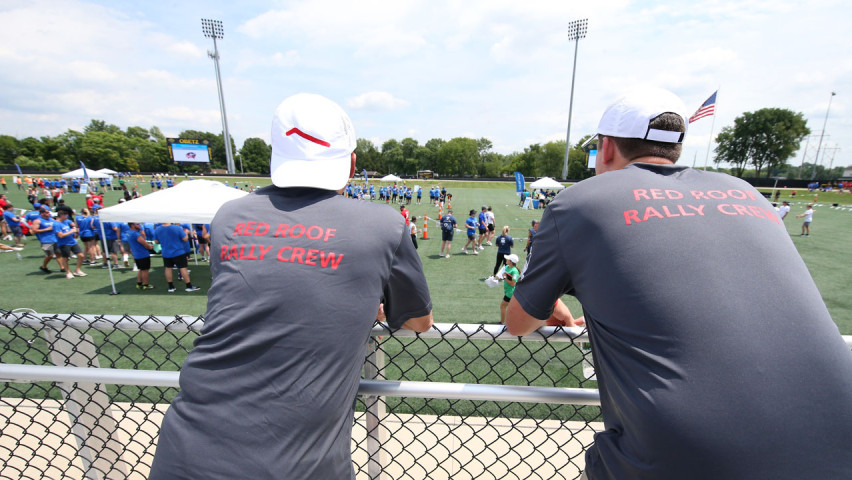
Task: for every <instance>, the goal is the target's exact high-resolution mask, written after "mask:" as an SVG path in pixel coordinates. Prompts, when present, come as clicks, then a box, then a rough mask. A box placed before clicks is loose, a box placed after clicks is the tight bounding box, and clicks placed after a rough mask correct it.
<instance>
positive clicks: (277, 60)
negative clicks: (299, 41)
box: [236, 50, 302, 72]
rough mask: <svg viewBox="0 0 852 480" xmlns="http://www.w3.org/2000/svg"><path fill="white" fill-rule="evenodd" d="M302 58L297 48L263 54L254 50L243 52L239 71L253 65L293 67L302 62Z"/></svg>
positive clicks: (240, 57) (240, 56)
mask: <svg viewBox="0 0 852 480" xmlns="http://www.w3.org/2000/svg"><path fill="white" fill-rule="evenodd" d="M301 61H302V58H301V56H299V52H297V51H296V50H288V51H287V52H285V53H281V52H275V53H273V54H272V55H261V54H258V53H256V52H253V51H247V52H242V53H241V54H240V55H239V60H238V61H237V67H236V70H237V72H242V71H244V70H247V69H249V68H252V67H293V66H296V65H298V64H299V63H301Z"/></svg>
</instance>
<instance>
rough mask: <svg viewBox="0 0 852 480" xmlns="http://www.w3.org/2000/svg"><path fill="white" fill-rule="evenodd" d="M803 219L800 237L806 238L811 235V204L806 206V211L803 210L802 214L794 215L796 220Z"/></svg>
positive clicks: (812, 209)
mask: <svg viewBox="0 0 852 480" xmlns="http://www.w3.org/2000/svg"><path fill="white" fill-rule="evenodd" d="M802 217H804V219H805V220H804V223H802V234H801V235H800V236H802V237H807V236H810V234H811V222H812V221H813V219H814V206H813V204H812V203H809V204H808V207H807V209H805V212H804V213H801V214H799V215H796V218H802Z"/></svg>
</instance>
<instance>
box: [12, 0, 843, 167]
mask: <svg viewBox="0 0 852 480" xmlns="http://www.w3.org/2000/svg"><path fill="white" fill-rule="evenodd" d="M202 17H204V18H214V19H219V20H222V21H223V23H224V28H225V38H224V39H222V40H220V41H219V52H220V55H221V69H222V76H223V87H224V93H225V103H226V107H227V111H228V123H229V128H230V131H231V134H232V135H233V136H234V137H235V140H236V142H237V146H238V147H239V146H241V145H242V142H243V140H244V139H245V138H247V137H260V138H263V139H265V140H267V141H268V140H269V128H270V123H271V117H272V112H273V110H274V108H275V106H276V105H277V104H278V103H279V102H280V101H281V100H283V99H284V98H285V97H287V96H289V95H291V94H294V93H298V92H313V93H320V94H323V95H325V96H327V97H329V98H331V99H332V100H334V101H336V102H338V103H339V104H341V106H343V108H344V109H346V110H347V111H348V112H349V114H350V116H351V117H352V121H353V123H354V125H355V130H356V133H357V135H358V136H359V137H363V138H368V139H371V140H373V141H374V142H375V143H377V144H379V145H380V144H381V143H382V142H383V141H385V140H387V139H389V138H396V139H399V140H401V139H402V138H404V137H408V136H410V137H413V138H415V139H417V140H418V141H420V143H425V142H426V141H427V140H429V139H430V138H435V137H439V138H443V139H450V138H453V137H457V136H469V137H473V138H479V137H486V138H488V139H490V140H491V141H492V142H493V143H494V150H495V151H498V152H501V153H511V152H512V151H521V150H523V148H524V147H526V146H529V145H530V144H532V143H540V142H547V141H550V140H558V139H564V138H565V134H566V125H567V122H568V103H569V93H570V87H571V66H572V61H573V54H574V44H573V43H572V42H569V40H568V38H567V33H566V32H567V25H568V22H570V21H571V20H574V19H578V18H588V19H589V27H588V35H587V37H586V38H584V39H582V40H580V44H579V55H578V59H577V78H576V86H575V93H574V113H573V120H572V127H571V140H572V143H573V142H575V141H576V140H577V139H578V138H580V136H582V135H585V134H591V133H594V130H595V127H596V126H597V121H598V119H599V117H600V114H601V112H602V111H603V108H604V107H605V106H606V104H607V103H609V102H610V101H611V100H612V99H614V98H615V97H616V96H617V95H618V94H619V93H620V92H622V91H624V90H626V89H627V88H629V87H631V86H634V85H637V84H651V85H657V86H661V87H664V88H668V89H670V90H672V91H674V92H675V93H677V94H678V95H680V96H681V98H683V100H684V102H685V103H686V104H687V106H688V108H689V109H690V110H693V109H697V108H698V107H699V106H700V105H701V103H702V102H703V101H704V100H705V99H706V98H707V97H708V96H709V95H710V94H712V93H713V91H715V90H716V89H717V88H718V89H720V91H719V96H718V105H717V116H716V118H715V124H714V122H713V119H712V118H706V119H703V120H700V121H698V122H696V123H695V124H693V125H692V126H691V128H690V132H689V135H688V136H687V140H686V143H685V150H684V154H683V157H682V160H681V162H683V163H686V164H692V162H693V160H696V164H697V165H698V166H700V165H703V162H704V158H705V155H706V151H707V145H708V141H709V140H710V137H711V127H712V133H713V134H716V133H718V132H719V130H720V129H721V128H722V127H724V126H726V125H731V124H732V123H733V120H734V118H736V117H737V116H738V115H741V114H742V113H743V112H746V111H754V110H757V109H760V108H764V107H778V108H789V109H791V110H793V111H796V112H802V113H803V114H804V115H805V118H806V119H807V120H808V125H809V126H810V128H811V130H812V131H813V133H814V134H815V135H816V137H814V138H813V139H812V140H811V141H810V142H809V146H810V148H809V151H808V153H807V155H808V161H813V157H814V154H815V151H816V144H817V142H818V135H819V134H820V132H821V131H822V125H823V120H824V118H825V113H826V108H827V107H828V102H829V97H830V93H831V92H832V91H836V92H837V96H835V97H834V98H833V100H832V103H831V109H830V116H829V118H828V124H827V127H826V130H825V138H824V140H823V147H824V148H825V151H824V155H825V156H824V157H823V158H824V159H825V163H826V164H828V163H829V161H831V159H832V158H833V164H834V165H850V164H852V128H850V127H852V116H850V109H849V107H848V105H850V104H852V103H850V100H849V99H850V97H852V88H849V87H850V85H852V55H850V53H852V52H850V50H852V47H850V45H852V42H850V41H849V40H850V33H849V32H852V5H850V4H848V2H847V3H845V2H841V1H839V0H836V1H832V0H814V1H783V0H781V1H751V0H743V1H736V2H727V1H704V0H698V1H693V2H675V1H668V2H651V1H642V2H631V1H618V0H599V1H595V2H589V1H585V2H576V1H567V0H551V1H539V0H527V1H524V2H517V1H504V0H464V1H461V0H453V1H443V0H433V1H428V2H427V1H405V0H401V1H375V0H364V1H359V2H352V1H342V0H312V1H298V2H297V1H240V2H233V1H232V2H220V1H216V0H210V1H205V2H197V1H180V2H161V1H150V2H131V1H78V0H62V1H58V0H56V1H48V0H27V1H15V0H3V1H0V25H3V26H4V28H3V29H2V31H0V133H2V134H8V135H14V136H17V137H19V138H23V137H26V136H41V135H56V134H59V133H61V132H63V131H65V130H66V129H68V128H73V129H81V128H82V127H83V126H85V125H86V124H87V123H88V122H89V120H90V119H92V118H97V119H102V120H106V121H107V122H109V123H114V124H117V125H119V126H121V127H127V126H131V125H139V126H143V127H150V126H152V125H157V126H159V127H160V128H161V129H162V130H163V132H164V133H165V134H166V135H169V136H174V135H177V134H178V133H179V132H180V131H181V130H184V129H196V130H208V131H214V132H218V131H221V120H220V114H219V104H218V97H217V93H216V80H215V75H214V69H213V62H212V61H211V60H210V59H209V58H208V56H207V50H208V49H212V41H211V40H210V39H208V38H205V37H204V36H203V34H202V32H201V26H200V19H201V18H202ZM803 155H804V154H803V152H802V151H800V152H798V153H797V154H796V156H795V157H794V158H793V159H792V160H790V163H793V164H799V163H800V162H801V160H802V158H803ZM711 158H712V152H711Z"/></svg>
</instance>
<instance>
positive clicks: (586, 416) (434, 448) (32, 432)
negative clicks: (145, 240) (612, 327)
mask: <svg viewBox="0 0 852 480" xmlns="http://www.w3.org/2000/svg"><path fill="white" fill-rule="evenodd" d="M202 325H203V318H200V317H199V318H196V317H191V316H180V315H177V316H173V317H158V316H144V317H143V316H129V315H75V314H37V313H35V312H31V311H30V312H20V311H15V312H10V311H3V310H0V348H2V350H0V388H2V392H0V420H2V422H3V435H2V436H0V458H2V459H5V460H3V461H0V478H91V479H101V478H146V476H147V472H148V469H149V468H150V465H151V461H152V459H153V454H154V451H155V449H156V439H157V433H158V430H159V425H160V422H161V421H162V416H163V414H164V413H165V410H166V408H167V406H168V403H169V402H170V400H171V399H172V398H173V397H174V395H175V394H176V393H177V386H178V378H179V372H178V370H179V368H180V365H181V364H182V362H183V359H184V358H185V356H186V354H187V352H188V351H189V350H190V349H191V346H192V340H194V338H195V337H196V336H197V335H198V333H199V332H200V329H201V327H202ZM586 341H587V338H586V336H585V331H583V330H581V329H578V328H573V329H561V328H553V327H546V328H544V329H541V330H540V331H538V332H535V333H533V334H531V335H528V336H526V337H524V338H522V339H519V338H517V337H512V336H509V335H508V334H507V333H506V332H505V331H504V329H503V327H502V326H500V325H473V324H436V325H435V327H434V328H433V329H432V330H430V331H429V332H426V333H422V334H416V333H414V332H410V331H406V330H399V331H396V332H391V331H389V330H388V329H387V328H385V327H383V326H381V325H376V326H375V327H374V328H373V331H372V334H371V338H370V341H369V348H368V356H367V358H366V360H365V363H364V370H363V379H362V381H361V385H360V388H359V391H358V395H359V396H358V399H357V401H356V415H355V418H354V419H353V420H354V422H355V425H354V428H353V440H352V451H353V463H354V467H355V470H356V474H357V477H358V478H370V479H386V480H390V479H398V478H399V479H413V478H430V479H431V478H483V479H485V478H493V479H498V478H518V479H520V478H576V477H578V476H579V473H580V471H582V468H583V453H584V451H585V449H586V448H587V447H588V446H589V445H590V444H591V443H592V436H593V434H594V433H595V432H596V431H597V430H599V429H600V428H601V426H600V424H599V423H598V422H599V421H600V418H599V409H598V407H597V405H598V404H599V401H600V400H599V397H598V392H597V390H596V389H594V388H589V387H595V386H596V384H595V383H594V382H593V381H591V380H590V379H589V378H587V377H588V375H589V372H588V371H585V372H584V370H588V368H589V361H590V359H587V357H586V355H587V354H588V351H587V350H584V349H583V348H581V347H582V345H583V343H584V342H586ZM846 341H847V343H848V344H849V345H850V346H852V337H846ZM425 380H429V381H425Z"/></svg>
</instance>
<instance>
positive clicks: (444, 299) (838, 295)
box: [0, 178, 852, 334]
mask: <svg viewBox="0 0 852 480" xmlns="http://www.w3.org/2000/svg"><path fill="white" fill-rule="evenodd" d="M7 180H8V179H7ZM146 180H147V179H146ZM228 180H229V181H230V182H231V183H232V184H233V182H234V179H233V178H231V179H228ZM247 182H251V183H252V184H253V185H265V184H268V183H269V182H268V180H266V179H257V178H252V179H249V180H248V181H247V180H245V179H240V180H239V184H240V185H243V184H245V183H247ZM410 183H411V181H410ZM419 183H420V185H422V186H425V187H427V188H428V185H429V183H428V182H419ZM442 184H443V185H445V186H446V187H447V188H448V190H449V191H450V192H451V193H452V194H453V201H452V208H453V210H454V211H455V216H456V218H457V219H458V220H459V222H460V223H463V222H464V219H465V218H466V217H467V212H468V211H469V210H470V209H475V210H476V211H477V212H478V211H479V208H480V207H481V206H482V205H491V206H492V207H493V209H494V213H495V215H496V219H497V225H498V230H499V228H500V227H502V226H503V225H509V227H510V228H511V232H510V234H511V235H512V236H514V237H515V239H516V241H515V248H514V251H515V252H516V253H518V254H519V256H520V257H521V263H523V261H524V257H525V256H524V254H523V252H522V250H523V245H524V243H525V239H526V236H527V228H528V227H529V224H530V221H531V220H533V219H539V218H541V212H542V211H541V210H521V209H520V208H518V206H517V203H518V197H517V196H516V195H515V193H514V183H513V182H505V183H502V182H442ZM139 189H140V191H141V192H142V193H149V192H150V187H149V186H148V183H147V181H141V182H140V183H139ZM791 192H792V190H789V189H788V190H783V191H782V195H781V199H782V200H790V201H791V202H792V207H793V209H792V211H791V212H790V215H789V216H788V217H787V220H786V224H787V230H788V231H789V232H790V234H791V237H792V240H793V242H794V243H795V245H796V247H797V248H798V250H799V253H800V254H801V255H802V258H803V259H804V260H805V263H806V264H807V265H808V268H809V269H810V271H811V274H812V275H813V277H814V280H815V281H816V283H817V286H818V287H819V289H820V292H821V293H822V296H823V299H824V300H825V302H826V304H827V305H828V308H829V311H830V312H831V314H832V317H833V318H834V320H835V322H837V324H838V325H839V327H840V329H841V331H842V332H843V333H844V334H852V295H850V293H849V291H848V281H846V280H845V278H844V275H845V273H846V270H847V267H848V260H847V259H846V255H845V254H844V251H843V250H844V247H843V246H844V245H848V243H847V242H848V240H847V239H846V237H847V236H848V234H849V231H850V224H852V211H849V210H846V211H843V210H839V209H833V208H830V204H832V203H840V204H841V205H847V206H849V205H852V194H848V193H846V194H838V193H820V194H819V200H820V205H819V206H818V207H817V209H816V210H817V213H816V215H815V216H814V222H813V225H812V234H811V236H809V237H799V236H798V234H799V230H800V226H801V221H800V220H799V219H796V218H794V215H796V214H798V213H801V212H802V211H803V210H804V202H805V201H807V200H812V199H813V194H810V195H808V194H806V192H802V191H801V189H800V190H798V192H797V194H798V195H797V196H796V197H791V195H790V194H791ZM7 195H8V197H9V200H10V201H11V202H12V203H13V204H14V205H16V206H27V202H26V197H25V195H24V193H23V192H18V191H16V190H14V187H13V188H12V189H11V190H10V191H9V192H8V194H7ZM65 198H66V202H67V203H68V204H69V205H71V206H72V207H74V208H75V209H79V208H81V207H82V206H84V200H85V199H84V197H83V196H82V195H80V194H68V195H66V197H65ZM118 198H119V193H118V192H117V191H116V192H109V193H107V196H106V204H107V205H108V206H109V205H114V204H115V203H117V202H118ZM389 208H398V207H389ZM445 208H446V207H445ZM409 210H411V213H412V215H414V216H416V217H417V218H418V222H417V225H418V229H421V230H422V228H423V216H424V214H425V215H428V216H429V217H430V218H437V214H438V211H437V208H435V207H433V206H430V205H428V199H427V200H424V201H423V203H422V204H421V205H415V204H412V205H411V206H410V207H409ZM440 235H441V232H440V229H438V228H437V225H436V224H435V223H434V222H430V223H429V240H419V241H418V243H419V245H420V249H419V253H420V257H421V259H422V260H423V268H424V271H425V273H426V277H427V279H428V281H429V286H430V289H431V292H432V298H433V302H434V314H435V321H436V322H442V323H487V322H495V321H498V320H499V315H500V311H499V304H500V300H501V298H502V288H499V287H498V288H494V289H491V288H488V287H487V286H486V285H485V282H484V279H485V278H486V277H487V276H489V275H491V272H492V269H493V267H494V263H495V259H496V254H495V248H494V247H486V249H485V250H484V251H482V252H481V254H480V255H476V256H474V255H465V254H463V253H461V247H462V246H463V245H464V243H465V241H466V236H465V235H464V232H457V233H456V235H455V240H454V242H453V254H452V256H451V258H449V259H446V258H439V256H438V251H439V249H440V244H441V241H440V238H441V237H440ZM26 243H27V246H26V248H25V249H24V251H23V252H21V253H22V255H21V257H22V258H21V260H18V259H17V258H16V255H15V254H13V253H0V291H2V292H3V297H2V300H0V307H2V308H4V309H12V308H19V307H28V308H32V309H34V310H36V311H37V312H50V313H65V312H77V313H87V314H96V313H102V314H122V313H130V314H134V315H148V314H156V315H177V314H183V315H200V314H202V313H204V311H205V308H206V295H205V293H206V291H207V288H208V287H209V286H210V271H209V266H208V265H207V264H206V263H199V264H198V265H197V266H196V265H195V264H194V262H192V263H191V264H190V270H191V277H192V282H193V284H195V285H199V286H200V287H202V290H201V291H199V292H194V293H186V292H184V291H183V290H182V289H178V291H177V292H175V293H167V292H166V289H165V288H164V287H165V286H166V285H165V279H164V276H163V268H162V263H161V261H160V259H159V258H157V257H154V258H153V261H152V269H151V283H152V284H153V285H155V286H156V288H155V289H154V290H149V291H138V290H136V289H135V278H136V275H135V273H134V272H132V271H131V269H130V268H123V269H119V270H116V271H114V277H115V282H116V289H117V290H118V291H119V292H120V295H108V294H109V293H110V291H111V288H110V282H109V275H108V272H107V270H106V269H101V268H97V267H84V269H85V271H86V272H88V273H89V276H88V277H85V278H75V279H73V280H67V279H65V277H64V276H63V275H62V274H60V273H53V274H50V275H48V274H44V273H42V272H40V271H39V270H38V266H39V265H40V262H41V260H40V259H41V258H42V257H41V251H40V250H39V248H38V242H37V241H36V240H35V238H33V237H30V238H28V240H27V242H26ZM72 262H73V260H72ZM131 263H132V262H131ZM51 269H52V270H54V271H56V270H58V265H57V264H56V263H55V262H54V263H52V264H51ZM177 285H179V286H180V285H181V284H180V282H178V283H177ZM565 300H566V302H567V303H568V305H569V307H571V310H572V312H580V306H579V303H578V302H577V301H576V300H574V299H573V297H565Z"/></svg>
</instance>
